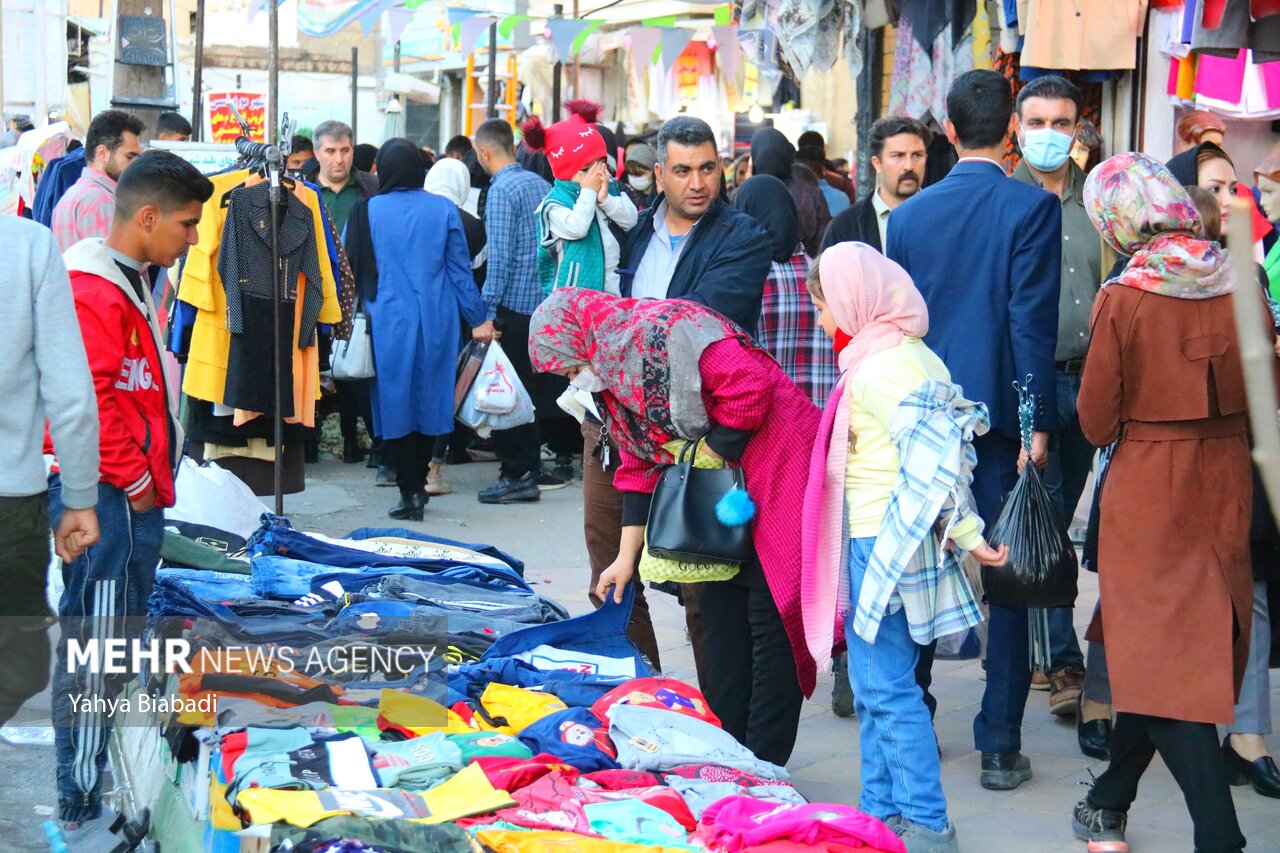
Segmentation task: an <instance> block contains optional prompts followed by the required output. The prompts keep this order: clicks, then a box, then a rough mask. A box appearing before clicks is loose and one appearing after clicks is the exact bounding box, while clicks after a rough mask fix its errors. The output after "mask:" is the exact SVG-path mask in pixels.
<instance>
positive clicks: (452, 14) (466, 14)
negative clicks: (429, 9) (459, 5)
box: [419, 0, 480, 28]
mask: <svg viewBox="0 0 1280 853" xmlns="http://www.w3.org/2000/svg"><path fill="white" fill-rule="evenodd" d="M419 1H420V2H426V0H419ZM444 11H445V14H446V15H448V16H449V26H450V27H451V28H452V27H456V26H458V24H461V23H462V22H463V21H465V20H466V19H467V18H474V17H475V16H476V15H479V14H480V13H479V12H473V11H472V10H470V9H445V10H444Z"/></svg>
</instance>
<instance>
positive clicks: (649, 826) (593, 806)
mask: <svg viewBox="0 0 1280 853" xmlns="http://www.w3.org/2000/svg"><path fill="white" fill-rule="evenodd" d="M583 811H585V812H586V813H587V820H588V822H590V824H591V830H592V832H595V833H598V834H599V835H601V836H603V837H605V838H608V839H609V840H611V841H625V842H627V843H630V844H645V845H655V844H657V845H663V846H667V847H675V848H676V849H678V850H704V849H705V848H704V847H702V846H700V845H695V844H691V843H689V834H688V833H687V832H686V831H685V829H684V827H682V826H681V825H680V824H679V823H678V822H677V821H676V819H675V818H673V817H672V816H671V815H669V814H667V813H666V812H664V811H663V810H662V809H660V808H657V807H655V806H651V805H649V804H648V803H642V802H639V801H637V800H618V801H616V802H605V803H590V804H588V805H586V806H584V807H583Z"/></svg>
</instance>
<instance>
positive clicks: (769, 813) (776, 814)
mask: <svg viewBox="0 0 1280 853" xmlns="http://www.w3.org/2000/svg"><path fill="white" fill-rule="evenodd" d="M697 835H698V837H700V838H701V839H702V840H703V841H704V842H706V844H707V846H709V847H711V848H713V849H717V850H726V851H728V853H739V851H742V850H745V849H746V848H748V847H754V846H757V845H762V844H767V843H768V842H770V841H776V840H780V839H781V840H787V841H794V842H797V843H799V844H807V845H818V844H824V843H834V844H842V845H845V846H848V847H852V848H854V849H856V850H865V851H866V853H876V851H880V853H906V849H907V848H906V846H905V845H904V844H903V843H902V839H900V838H898V836H896V835H894V834H893V831H892V830H891V829H889V827H887V826H885V825H884V824H883V823H881V822H880V821H878V820H876V819H875V818H873V817H871V816H870V815H868V814H866V813H865V812H861V811H859V810H858V809H855V808H854V807H853V806H840V805H830V804H825V803H809V804H806V805H796V804H792V803H783V804H779V803H772V802H768V801H766V800H757V799H755V798H753V797H742V796H734V797H725V798H724V799H722V800H717V801H716V802H715V803H712V804H711V805H710V806H708V807H707V810H706V811H705V812H703V813H702V821H701V826H700V827H699V829H698V833H697Z"/></svg>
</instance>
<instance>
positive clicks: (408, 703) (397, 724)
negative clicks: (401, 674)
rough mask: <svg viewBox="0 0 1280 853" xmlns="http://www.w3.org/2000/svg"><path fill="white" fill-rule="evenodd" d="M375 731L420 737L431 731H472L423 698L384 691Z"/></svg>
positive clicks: (451, 713)
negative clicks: (393, 730)
mask: <svg viewBox="0 0 1280 853" xmlns="http://www.w3.org/2000/svg"><path fill="white" fill-rule="evenodd" d="M378 728H380V729H395V730H399V731H401V732H403V733H405V734H408V735H412V736H414V737H419V736H421V735H429V734H431V733H432V732H444V733H445V734H456V733H461V732H472V731H475V729H473V728H472V727H471V726H469V725H467V721H466V720H464V719H462V717H459V716H458V715H457V714H455V713H454V712H453V711H450V710H449V709H448V708H446V707H445V706H443V705H441V704H440V703H439V702H436V701H434V700H432V699H428V698H427V697H425V696H415V695H414V694H412V693H401V692H400V691H398V690H390V689H384V690H383V691H382V694H381V696H380V697H379V698H378Z"/></svg>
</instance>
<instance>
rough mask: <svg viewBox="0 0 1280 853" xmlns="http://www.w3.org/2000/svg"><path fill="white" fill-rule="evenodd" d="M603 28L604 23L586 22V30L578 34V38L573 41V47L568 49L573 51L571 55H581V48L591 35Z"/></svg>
mask: <svg viewBox="0 0 1280 853" xmlns="http://www.w3.org/2000/svg"><path fill="white" fill-rule="evenodd" d="M603 26H604V21H587V28H586V29H585V30H583V31H582V32H580V33H578V37H577V38H576V39H574V40H573V47H571V48H570V50H571V51H573V55H574V56H577V55H578V54H579V53H581V52H582V46H583V45H585V44H586V43H587V39H588V38H590V37H591V34H592V33H594V32H595V31H596V30H598V29H600V28H601V27H603Z"/></svg>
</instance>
